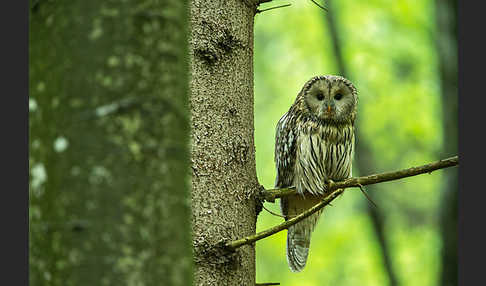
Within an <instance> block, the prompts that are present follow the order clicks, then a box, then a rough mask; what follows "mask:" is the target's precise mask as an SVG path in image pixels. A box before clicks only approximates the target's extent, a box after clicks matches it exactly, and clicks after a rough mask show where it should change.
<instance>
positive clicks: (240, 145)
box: [189, 0, 259, 285]
mask: <svg viewBox="0 0 486 286" xmlns="http://www.w3.org/2000/svg"><path fill="white" fill-rule="evenodd" d="M255 11H256V5H255V4H254V3H253V2H252V1H248V0H247V1H243V0H225V1H223V0H218V1H203V0H193V1H191V4H190V14H191V16H190V18H191V20H190V25H191V36H190V51H189V54H190V61H191V64H190V66H191V81H190V88H191V95H190V103H191V112H192V116H191V119H192V126H191V127H192V134H191V140H192V154H191V159H192V215H193V218H192V228H193V244H194V252H195V253H194V256H195V257H194V259H195V263H196V269H195V273H194V275H195V277H194V282H195V285H255V249H254V245H249V246H245V247H242V248H241V249H238V250H237V251H236V252H235V253H233V254H231V255H228V254H225V253H221V252H219V251H218V248H217V247H214V246H215V245H218V243H221V242H225V241H231V240H235V239H238V238H241V237H244V236H247V235H250V234H253V233H255V227H256V213H255V195H256V194H257V192H258V186H259V184H258V181H257V177H256V169H255V147H254V139H253V138H254V137H253V134H254V127H253V17H254V14H255Z"/></svg>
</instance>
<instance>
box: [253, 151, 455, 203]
mask: <svg viewBox="0 0 486 286" xmlns="http://www.w3.org/2000/svg"><path fill="white" fill-rule="evenodd" d="M458 164H459V158H458V156H454V157H451V158H447V159H443V160H440V161H436V162H432V163H429V164H426V165H422V166H419V167H412V168H408V169H403V170H399V171H392V172H386V173H380V174H374V175H369V176H364V177H357V178H349V179H346V180H344V181H341V182H334V185H335V186H336V187H335V188H334V189H338V188H352V187H360V185H362V186H365V185H372V184H377V183H382V182H387V181H393V180H399V179H403V178H406V177H412V176H416V175H420V174H424V173H432V172H433V171H435V170H438V169H443V168H448V167H452V166H455V165H458ZM334 189H333V190H334ZM295 194H297V191H296V190H295V187H288V188H281V189H269V190H263V191H262V192H261V196H262V198H263V199H264V200H266V201H268V202H272V203H273V202H275V199H277V198H282V197H285V196H290V195H295Z"/></svg>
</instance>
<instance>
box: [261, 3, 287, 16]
mask: <svg viewBox="0 0 486 286" xmlns="http://www.w3.org/2000/svg"><path fill="white" fill-rule="evenodd" d="M290 5H292V4H284V5H280V6H275V7H271V8H267V9H263V10H259V9H257V10H256V13H257V14H258V13H261V12H265V11H268V10H273V9H277V8H283V7H289V6H290Z"/></svg>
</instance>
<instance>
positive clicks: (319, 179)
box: [275, 75, 358, 272]
mask: <svg viewBox="0 0 486 286" xmlns="http://www.w3.org/2000/svg"><path fill="white" fill-rule="evenodd" d="M357 103H358V96H357V91H356V88H355V87H354V86H353V85H352V83H351V82H350V81H349V80H347V79H345V78H343V77H340V76H332V75H327V76H316V77H313V78H311V79H310V80H309V81H308V82H306V83H305V85H304V87H303V88H302V90H301V91H300V92H299V94H298V95H297V98H296V100H295V102H294V103H293V104H292V106H291V107H290V109H289V111H288V112H287V113H285V114H284V115H283V116H282V117H281V118H280V120H279V122H278V124H277V131H276V143H275V164H276V168H277V178H276V180H275V187H277V188H283V187H289V186H295V187H296V189H297V192H298V195H295V196H292V197H286V198H282V199H281V202H280V205H281V210H282V214H283V215H284V216H285V219H286V220H287V219H289V218H292V217H294V216H296V215H298V214H300V213H302V212H303V211H305V210H306V209H309V208H311V207H312V206H314V205H315V204H317V203H318V202H319V201H320V199H321V198H322V196H323V195H324V194H325V193H326V190H325V187H326V185H325V182H326V181H327V180H329V179H331V180H333V181H340V180H343V179H346V178H348V177H350V176H351V165H352V157H353V151H354V121H355V118H356V112H357ZM321 213H322V210H321V211H319V212H317V213H315V214H313V215H312V216H310V217H308V218H306V219H304V220H303V221H301V222H299V223H297V224H295V225H294V226H291V227H290V228H289V230H288V233H287V261H288V263H289V267H290V269H291V270H292V271H294V272H299V271H302V269H303V268H304V266H305V264H306V261H307V257H308V252H309V246H310V237H311V233H312V231H313V229H314V226H315V225H316V223H317V220H318V219H319V216H320V215H321Z"/></svg>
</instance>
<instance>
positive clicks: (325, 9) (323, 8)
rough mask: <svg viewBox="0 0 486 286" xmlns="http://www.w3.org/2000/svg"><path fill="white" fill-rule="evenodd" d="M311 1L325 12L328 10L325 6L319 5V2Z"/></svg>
mask: <svg viewBox="0 0 486 286" xmlns="http://www.w3.org/2000/svg"><path fill="white" fill-rule="evenodd" d="M311 1H312V3H314V4H316V5H317V6H318V7H319V8H321V9H322V10H324V11H326V12H327V11H328V10H327V8H325V7H323V6H321V5H319V3H317V2H316V1H314V0H311Z"/></svg>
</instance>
